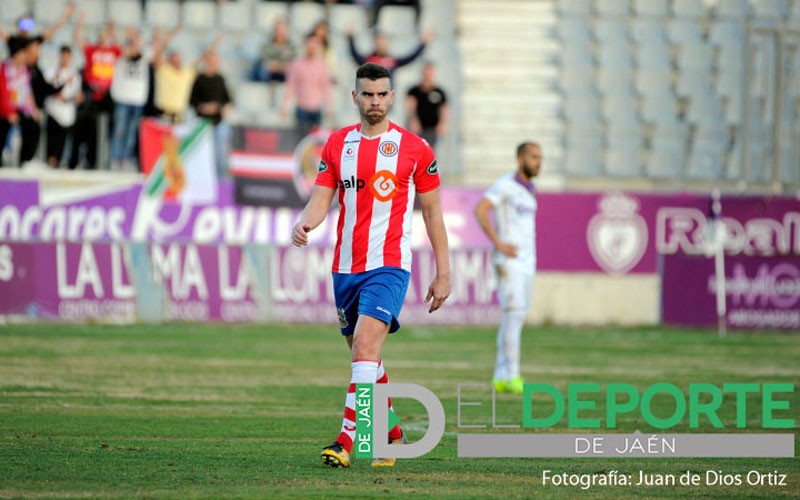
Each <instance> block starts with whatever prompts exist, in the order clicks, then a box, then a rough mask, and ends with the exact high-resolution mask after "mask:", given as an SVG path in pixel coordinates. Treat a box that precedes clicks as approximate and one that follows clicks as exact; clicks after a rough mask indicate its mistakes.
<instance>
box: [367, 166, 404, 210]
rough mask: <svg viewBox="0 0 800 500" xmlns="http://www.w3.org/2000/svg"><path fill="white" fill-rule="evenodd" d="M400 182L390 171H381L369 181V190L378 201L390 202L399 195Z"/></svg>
mask: <svg viewBox="0 0 800 500" xmlns="http://www.w3.org/2000/svg"><path fill="white" fill-rule="evenodd" d="M399 185H400V181H398V180H397V176H396V175H394V174H393V173H392V172H390V171H388V170H379V171H377V172H375V175H373V176H372V178H371V179H370V180H369V190H370V191H371V192H372V196H374V197H375V199H376V200H378V201H383V202H386V201H389V200H391V199H392V198H394V197H395V196H396V195H397V189H398V186H399Z"/></svg>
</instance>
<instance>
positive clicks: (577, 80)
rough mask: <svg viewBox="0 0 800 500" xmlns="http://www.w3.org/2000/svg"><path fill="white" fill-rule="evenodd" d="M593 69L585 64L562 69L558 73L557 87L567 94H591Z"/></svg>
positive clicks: (592, 90)
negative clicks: (581, 66) (580, 66)
mask: <svg viewBox="0 0 800 500" xmlns="http://www.w3.org/2000/svg"><path fill="white" fill-rule="evenodd" d="M593 72H594V70H593V69H592V68H591V67H589V66H587V67H583V68H578V69H563V70H562V71H561V73H560V75H559V88H560V89H561V91H562V92H564V93H565V94H567V95H568V96H581V97H587V96H593V95H594V94H595V87H594V81H593V76H594V75H593Z"/></svg>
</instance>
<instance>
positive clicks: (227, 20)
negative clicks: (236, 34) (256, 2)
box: [219, 1, 252, 31]
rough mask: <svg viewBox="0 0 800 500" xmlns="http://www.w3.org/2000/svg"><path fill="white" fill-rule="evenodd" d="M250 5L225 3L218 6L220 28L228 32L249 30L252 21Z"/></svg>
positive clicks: (245, 3)
mask: <svg viewBox="0 0 800 500" xmlns="http://www.w3.org/2000/svg"><path fill="white" fill-rule="evenodd" d="M251 7H252V6H251V5H250V4H249V3H247V2H241V1H240V2H225V3H223V4H220V6H219V21H220V26H221V27H222V28H223V29H225V30H228V31H245V30H248V29H250V25H251V20H252V9H251Z"/></svg>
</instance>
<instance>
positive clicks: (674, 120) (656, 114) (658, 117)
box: [641, 96, 678, 126]
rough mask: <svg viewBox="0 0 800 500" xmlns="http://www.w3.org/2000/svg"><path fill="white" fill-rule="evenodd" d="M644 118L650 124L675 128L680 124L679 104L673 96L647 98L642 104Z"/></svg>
mask: <svg viewBox="0 0 800 500" xmlns="http://www.w3.org/2000/svg"><path fill="white" fill-rule="evenodd" d="M641 104H642V106H641V114H642V118H643V119H644V120H645V121H647V122H650V123H654V124H663V125H668V126H674V125H677V124H678V111H677V109H678V104H677V102H676V101H675V98H674V97H672V96H664V97H662V98H648V97H645V98H644V99H642V102H641Z"/></svg>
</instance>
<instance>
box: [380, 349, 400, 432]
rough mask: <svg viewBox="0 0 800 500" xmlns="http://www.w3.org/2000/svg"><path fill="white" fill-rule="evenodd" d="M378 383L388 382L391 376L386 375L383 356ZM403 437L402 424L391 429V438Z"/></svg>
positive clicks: (391, 408)
mask: <svg viewBox="0 0 800 500" xmlns="http://www.w3.org/2000/svg"><path fill="white" fill-rule="evenodd" d="M377 383H378V384H388V383H389V377H388V376H387V375H386V369H385V368H384V367H383V358H381V359H380V360H378V381H377ZM389 411H394V407H393V406H392V398H389ZM401 437H403V431H401V430H400V425H395V426H394V427H392V428H391V429H390V430H389V439H400V438H401Z"/></svg>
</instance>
